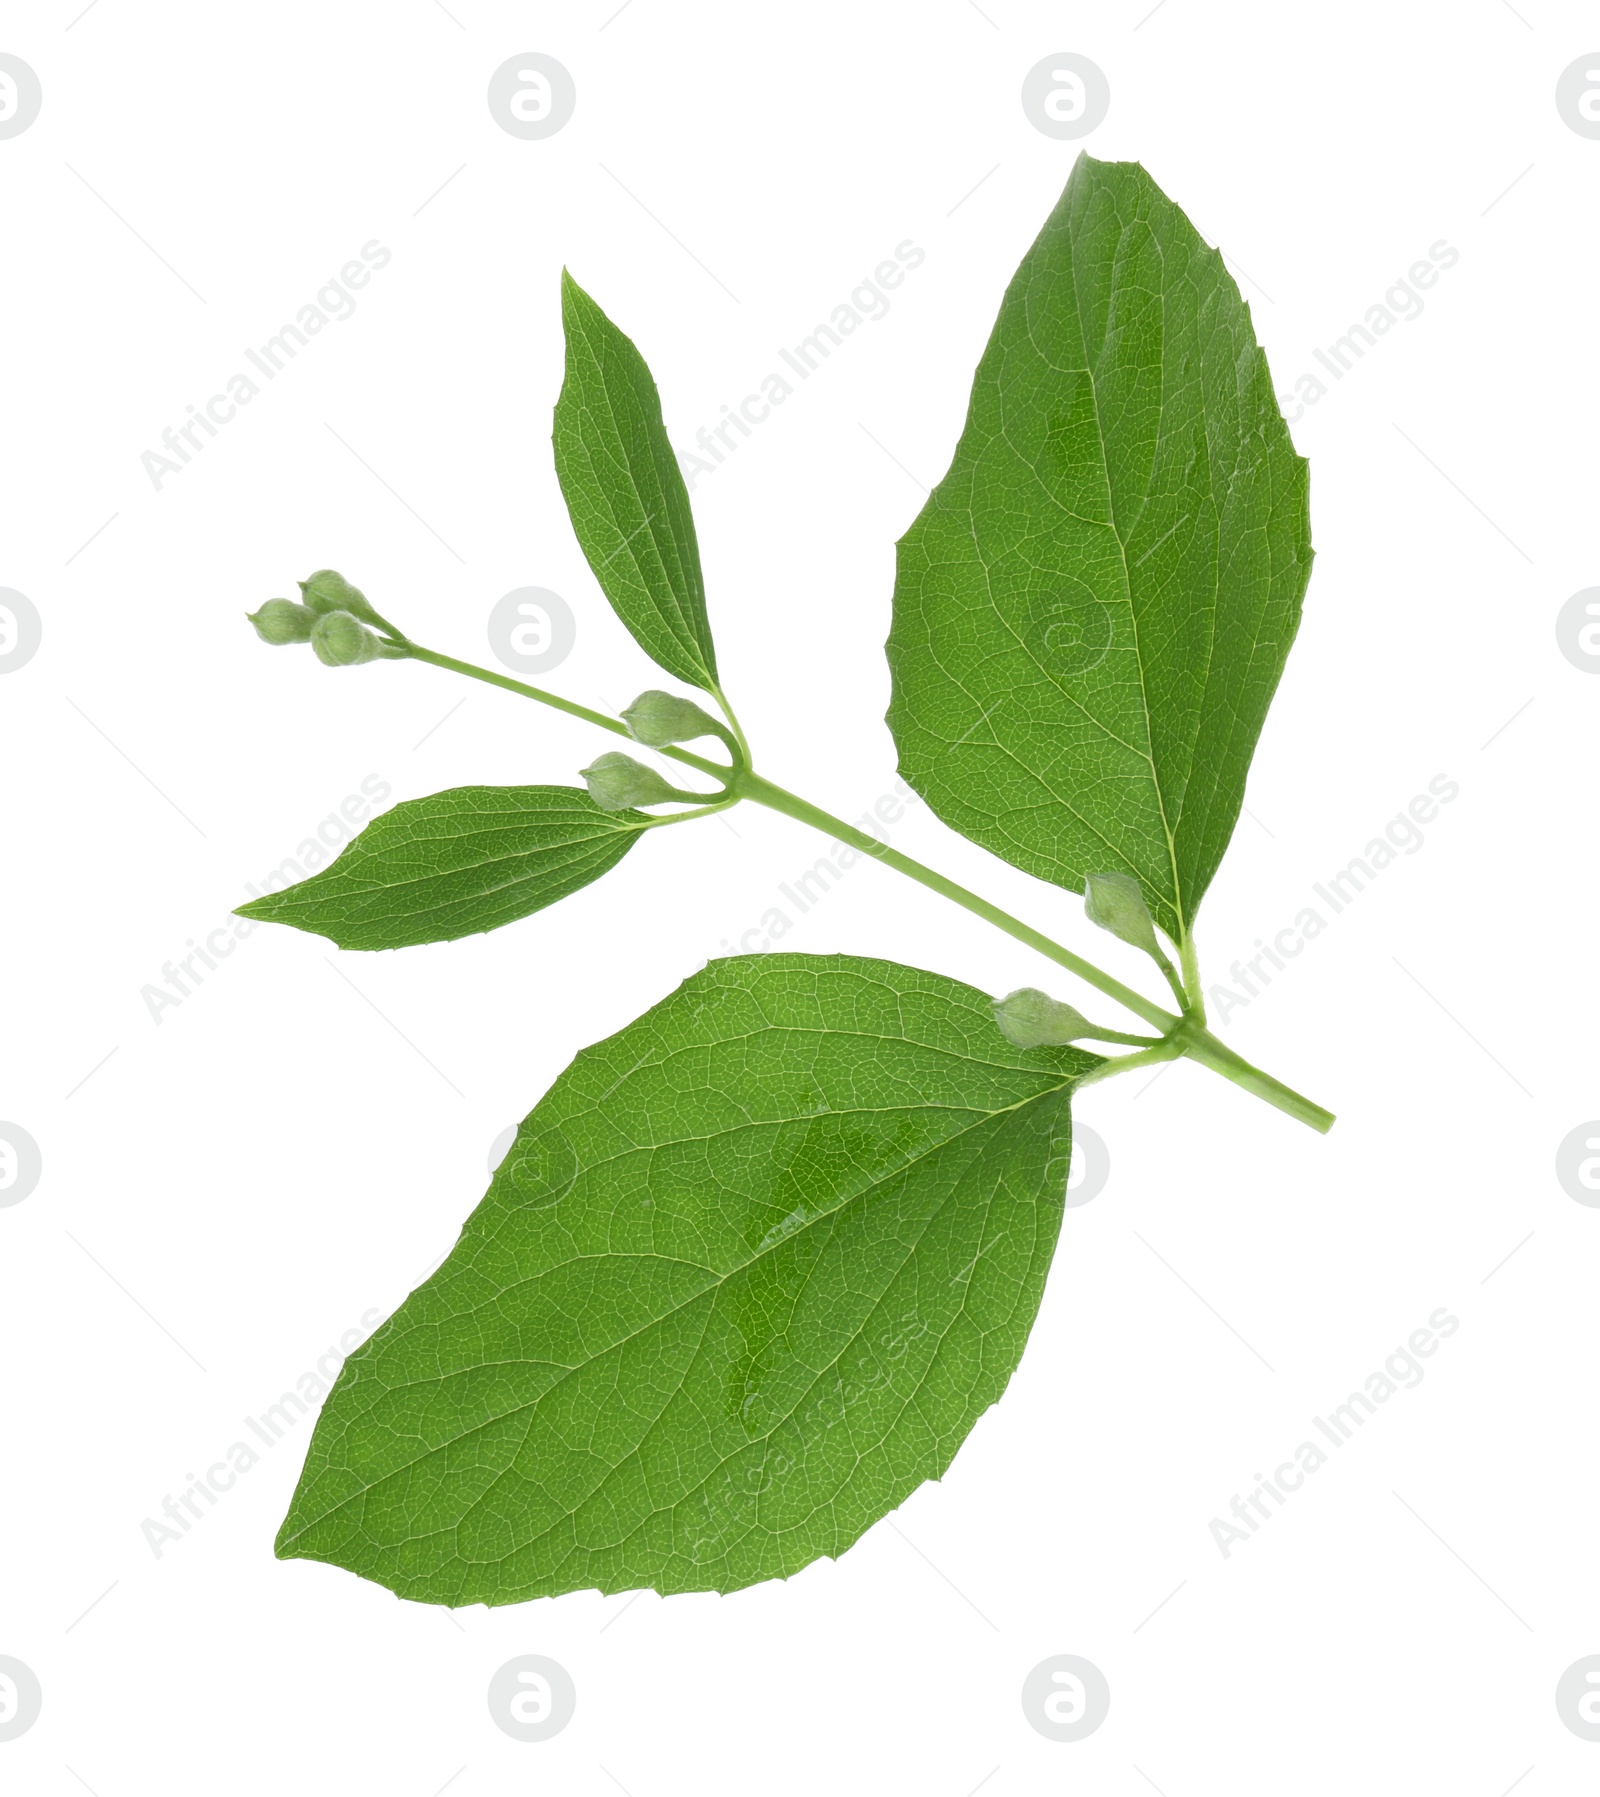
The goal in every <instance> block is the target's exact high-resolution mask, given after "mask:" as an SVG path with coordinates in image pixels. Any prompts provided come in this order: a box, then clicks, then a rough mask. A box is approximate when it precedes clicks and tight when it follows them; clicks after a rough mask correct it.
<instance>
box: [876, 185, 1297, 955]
mask: <svg viewBox="0 0 1600 1797" xmlns="http://www.w3.org/2000/svg"><path fill="white" fill-rule="evenodd" d="M1310 573H1311V537H1310V526H1309V521H1308V507H1307V482H1306V464H1305V463H1304V462H1303V461H1302V460H1301V459H1300V457H1299V456H1297V455H1296V454H1295V452H1294V446H1293V444H1292V443H1291V442H1290V441H1289V432H1288V428H1287V426H1286V425H1285V424H1284V421H1283V416H1282V414H1281V413H1280V412H1279V410H1278V402H1277V400H1276V398H1275V397H1274V395H1273V391H1272V381H1271V377H1270V375H1269V374H1268V371H1267V363H1266V358H1265V356H1264V355H1263V354H1262V352H1261V349H1260V347H1259V346H1258V345H1257V343H1256V338H1255V332H1254V330H1253V328H1252V326H1251V322H1250V311H1249V308H1248V307H1247V306H1246V305H1245V303H1244V301H1243V300H1242V299H1241V298H1240V296H1239V289H1238V288H1237V287H1236V286H1235V285H1234V282H1233V279H1232V277H1231V276H1230V275H1229V273H1228V271H1227V270H1226V269H1225V268H1224V267H1223V264H1222V258H1221V256H1220V255H1219V254H1218V253H1217V251H1216V250H1214V249H1212V248H1210V247H1209V246H1208V245H1206V244H1205V243H1204V242H1203V241H1202V240H1201V238H1200V236H1199V234H1198V233H1197V232H1196V230H1195V228H1194V226H1193V225H1191V224H1190V223H1189V221H1188V219H1187V218H1185V217H1184V215H1183V213H1182V212H1181V211H1180V210H1179V208H1178V207H1177V206H1175V205H1174V204H1173V202H1172V201H1171V200H1170V199H1168V198H1167V196H1166V195H1165V194H1164V193H1163V192H1162V191H1161V189H1160V188H1159V187H1157V186H1156V184H1155V182H1154V181H1152V180H1151V179H1150V177H1149V175H1147V174H1146V173H1145V171H1144V170H1143V169H1142V168H1140V167H1139V165H1138V164H1137V163H1133V162H1096V161H1095V160H1094V159H1093V158H1092V157H1090V156H1080V157H1079V159H1078V162H1077V164H1076V165H1075V166H1074V168H1073V171H1072V176H1071V179H1070V180H1069V181H1068V182H1067V186H1066V191H1065V192H1064V193H1063V194H1062V196H1061V200H1060V202H1059V204H1058V205H1057V206H1056V208H1055V210H1054V212H1052V213H1051V215H1050V217H1049V219H1048V220H1046V222H1045V226H1044V229H1043V230H1042V231H1041V232H1040V233H1039V236H1038V239H1037V240H1036V241H1035V243H1034V244H1033V247H1032V248H1031V249H1030V250H1029V251H1028V253H1027V255H1026V256H1024V257H1023V260H1022V265H1021V267H1019V268H1018V270H1017V273H1016V276H1015V278H1014V279H1013V280H1012V282H1011V285H1010V286H1009V287H1008V288H1007V290H1006V295H1005V299H1004V300H1003V302H1002V304H1001V307H1000V316H999V318H998V319H997V320H996V322H995V327H994V331H993V334H992V335H991V336H990V339H989V344H988V347H987V349H986V350H985V351H984V354H983V360H982V361H981V362H980V363H979V365H978V372H977V375H976V378H975V379H974V381H973V386H972V401H971V406H970V409H969V411H968V413H967V422H966V427H965V429H964V430H963V432H962V435H961V441H960V443H959V444H958V445H957V447H956V453H955V458H954V460H953V461H952V462H951V464H950V469H949V472H948V473H947V474H946V475H945V477H944V479H943V480H942V481H941V482H940V483H939V485H938V486H937V487H936V488H935V489H934V491H933V493H932V495H931V496H930V498H929V500H928V503H927V505H926V506H925V507H924V508H923V510H922V512H921V514H920V515H919V516H918V518H917V519H916V521H915V522H914V523H913V524H912V526H911V528H910V530H909V531H907V533H906V535H905V536H904V537H903V538H902V539H901V542H900V548H899V565H898V576H897V579H896V583H895V597H894V624H893V628H892V631H891V633H890V637H889V645H888V652H889V665H890V669H891V672H892V675H893V682H894V694H893V700H892V702H891V705H890V710H889V723H890V727H891V729H892V730H893V732H894V737H895V742H896V744H897V746H898V748H899V751H900V767H901V771H902V772H903V773H904V775H905V777H906V779H908V780H909V781H910V782H911V784H912V785H913V786H915V787H916V789H917V790H918V792H920V793H921V794H922V795H923V797H924V798H925V799H926V800H927V801H928V803H929V804H930V805H931V806H932V807H933V809H934V810H935V811H936V812H937V813H938V814H939V815H940V817H942V818H943V819H944V820H945V822H946V823H948V824H951V825H953V826H954V827H955V828H956V829H958V830H960V831H962V832H963V833H964V834H965V835H967V836H969V837H971V838H972V840H973V841H974V842H978V843H981V844H982V845H983V846H984V847H985V848H988V849H991V850H992V851H993V852H994V853H995V854H997V855H1002V856H1004V857H1005V859H1006V860H1008V861H1010V862H1012V863H1013V864H1014V865H1015V866H1017V867H1021V868H1025V869H1026V870H1027V871H1028V872H1029V873H1032V874H1036V875H1038V876H1039V877H1040V878H1042V879H1046V880H1053V881H1055V882H1056V883H1057V884H1058V885H1061V886H1065V887H1068V888H1069V889H1070V890H1072V891H1074V892H1082V891H1083V887H1084V880H1085V877H1086V876H1087V875H1088V874H1090V873H1091V872H1099V871H1100V870H1102V869H1108V868H1109V869H1112V870H1115V871H1117V872H1121V873H1126V874H1129V875H1131V876H1133V877H1134V878H1135V879H1137V880H1138V882H1139V884H1140V885H1141V886H1142V888H1143V889H1144V894H1145V897H1146V899H1147V900H1148V901H1149V904H1150V909H1151V912H1152V914H1153V915H1154V917H1155V920H1156V922H1157V923H1158V924H1160V926H1161V928H1162V929H1163V930H1165V931H1166V932H1167V934H1168V935H1169V936H1170V937H1171V938H1172V939H1173V940H1174V941H1175V942H1181V941H1182V940H1183V939H1184V937H1185V936H1186V935H1187V933H1188V932H1189V929H1190V927H1191V926H1192V923H1193V919H1194V914H1195V910H1196V908H1197V907H1198V905H1199V903H1200V900H1201V897H1202V896H1203V894H1204V893H1205V890H1206V887H1207V886H1208V885H1209V884H1210V881H1211V878H1212V876H1213V874H1215V872H1216V870H1217V865H1218V863H1219V862H1220V860H1221V858H1222V853H1223V850H1224V849H1225V848H1226V847H1227V844H1228V839H1229V837H1230V836H1231V835H1232V833H1233V826H1234V824H1235V822H1236V821H1237V820H1238V816H1239V809H1240V806H1241V805H1242V803H1243V800H1244V784H1245V775H1246V773H1247V771H1248V769H1249V766H1250V757H1251V755H1252V754H1253V752H1254V750H1255V745H1256V738H1257V737H1258V735H1259V734H1260V731H1261V725H1262V721H1263V719H1264V718H1265V717H1266V712H1267V706H1268V704H1269V703H1270V702H1271V699H1272V695H1273V692H1274V690H1275V689H1276V687H1277V684H1278V678H1279V676H1280V674H1281V673H1282V672H1283V666H1284V660H1285V657H1286V656H1287V655H1288V653H1289V645H1290V643H1291V642H1292V641H1293V640H1294V634H1295V630H1296V628H1297V626H1298V625H1299V621H1300V601H1301V596H1302V594H1303V593H1304V591H1305V586H1306V581H1307V579H1308V578H1309V577H1310Z"/></svg>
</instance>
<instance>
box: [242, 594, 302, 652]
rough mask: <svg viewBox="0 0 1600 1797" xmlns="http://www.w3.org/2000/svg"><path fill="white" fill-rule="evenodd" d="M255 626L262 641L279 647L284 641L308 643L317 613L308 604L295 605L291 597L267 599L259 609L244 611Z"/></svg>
mask: <svg viewBox="0 0 1600 1797" xmlns="http://www.w3.org/2000/svg"><path fill="white" fill-rule="evenodd" d="M245 616H246V617H247V618H248V619H249V620H250V622H251V623H252V624H254V625H255V627H256V635H257V636H258V637H260V638H261V640H262V642H264V643H271V644H272V645H273V647H274V648H281V647H282V646H283V644H285V643H309V642H310V641H311V626H312V625H313V624H315V623H316V621H317V614H316V613H315V612H314V611H312V609H311V608H310V606H308V605H296V604H295V602H294V601H293V600H292V599H269V600H268V601H267V602H266V604H265V605H263V606H262V608H261V609H260V611H252V612H246V613H245Z"/></svg>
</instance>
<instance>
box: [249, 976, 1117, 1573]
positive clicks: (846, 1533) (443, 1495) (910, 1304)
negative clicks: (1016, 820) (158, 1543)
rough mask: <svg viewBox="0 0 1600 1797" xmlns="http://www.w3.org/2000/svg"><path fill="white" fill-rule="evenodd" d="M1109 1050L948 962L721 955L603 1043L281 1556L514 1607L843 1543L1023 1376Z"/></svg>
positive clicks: (343, 1439) (309, 1494) (535, 1130)
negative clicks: (1089, 1047)
mask: <svg viewBox="0 0 1600 1797" xmlns="http://www.w3.org/2000/svg"><path fill="white" fill-rule="evenodd" d="M1097 1065H1099V1061H1098V1060H1097V1058H1096V1057H1095V1056H1093V1055H1089V1054H1084V1053H1081V1052H1078V1051H1076V1050H1073V1049H1064V1048H1047V1049H1034V1050H1030V1051H1024V1050H1021V1049H1016V1048H1013V1047H1011V1046H1010V1044H1008V1043H1007V1042H1006V1040H1005V1039H1004V1037H1002V1036H1001V1034H1000V1032H999V1030H998V1029H997V1028H996V1027H995V1024H994V1020H993V1016H992V1013H991V1008H990V1004H989V1001H988V1000H987V999H986V998H985V997H984V996H983V994H982V993H979V992H975V991H974V990H973V989H972V988H971V987H970V986H965V985H962V984H961V983H960V982H959V981H956V980H951V979H946V978H944V977H942V976H941V975H938V974H932V973H921V972H918V971H916V970H915V969H913V968H909V967H900V966H897V965H895V964H894V963H892V962H886V961H873V960H861V959H857V958H854V957H851V956H843V955H829V956H810V955H765V956H751V957H748V958H745V959H738V960H728V961H717V962H713V963H712V964H711V965H710V966H708V967H707V968H706V969H705V970H704V971H703V972H701V973H699V974H696V975H695V976H694V978H692V979H690V980H688V981H687V982H685V984H684V985H682V986H681V987H679V989H678V990H677V991H676V992H675V993H673V994H672V996H671V997H670V998H667V999H665V1000H664V1001H663V1002H662V1003H661V1004H659V1005H657V1006H656V1007H655V1008H654V1009H653V1010H651V1011H648V1012H647V1013H646V1014H645V1015H644V1016H643V1017H641V1018H639V1020H638V1021H637V1022H635V1023H632V1024H630V1025H629V1026H628V1027H627V1028H626V1029H624V1030H622V1031H620V1032H619V1033H618V1034H617V1035H615V1036H612V1037H611V1038H610V1039H609V1040H607V1041H605V1042H601V1043H600V1044H598V1045H597V1046H596V1047H593V1048H590V1049H587V1050H585V1051H584V1052H583V1053H582V1054H580V1055H579V1056H578V1057H577V1059H576V1060H575V1061H574V1062H573V1064H572V1065H571V1067H570V1068H568V1070H567V1071H566V1072H565V1073H564V1074H562V1076H561V1077H560V1079H558V1080H557V1081H556V1083H555V1085H554V1086H553V1087H552V1088H551V1089H550V1091H549V1093H548V1094H547V1095H546V1096H545V1098H544V1099H543V1100H542V1101H541V1102H540V1103H539V1105H538V1106H537V1107H536V1108H535V1109H534V1110H533V1111H532V1112H531V1113H530V1115H529V1116H528V1117H527V1118H526V1119H525V1120H524V1121H523V1124H522V1127H521V1129H520V1130H519V1131H518V1133H517V1138H516V1142H515V1145H514V1146H513V1147H512V1149H511V1151H510V1153H509V1154H508V1155H507V1156H506V1159H505V1161H504V1162H503V1163H502V1164H501V1167H500V1169H499V1171H498V1172H497V1173H496V1174H495V1177H494V1181H493V1183H492V1184H491V1185H490V1187H489V1191H488V1194H487V1196H486V1197H485V1198H484V1200H483V1202H482V1204H481V1205H480V1206H479V1207H478V1209H477V1210H476V1211H475V1212H474V1213H473V1215H472V1217H471V1219H470V1220H469V1221H468V1223H467V1225H466V1228H465V1229H464V1231H463V1232H462V1235H461V1239H460V1241H459V1242H458V1244H457V1245H456V1247H455V1249H454V1251H453V1252H452V1253H451V1255H450V1257H449V1259H448V1260H446V1261H445V1263H444V1265H443V1266H442V1267H441V1268H440V1269H439V1270H438V1272H436V1273H435V1274H434V1275H433V1277H432V1278H431V1279H429V1280H428V1282H427V1283H426V1284H425V1285H423V1286H422V1287H420V1288H419V1289H418V1290H417V1291H415V1292H413V1293H412V1295H411V1296H410V1298H408V1299H407V1300H406V1302H405V1303H404V1304H403V1305H402V1306H401V1308H400V1309H399V1311H398V1312H396V1314H395V1315H394V1316H393V1317H391V1318H390V1320H389V1321H388V1322H387V1323H385V1324H384V1325H383V1327H382V1328H381V1329H379V1330H378V1332H377V1334H376V1335H374V1336H373V1338H372V1340H371V1341H370V1342H368V1343H367V1344H366V1346H365V1347H363V1348H362V1349H360V1350H359V1351H358V1352H357V1353H356V1354H355V1355H353V1356H352V1357H351V1359H350V1360H349V1361H348V1362H347V1363H346V1364H345V1367H344V1369H343V1371H342V1372H341V1374H340V1376H339V1379H338V1382H337V1384H336V1385H335V1387H334V1389H333V1392H332V1394H331V1395H330V1396H329V1398H328V1401H327V1405H326V1407H325V1409H324V1411H323V1413H322V1416H321V1418H320V1419H319V1421H318V1424H317V1429H316V1434H315V1436H314V1438H313V1440H312V1443H311V1448H310V1452H309V1455H308V1457H307V1460H306V1466H305V1471H304V1473H303V1474H302V1476H301V1480H300V1485H299V1489H298V1490H297V1491H296V1493H295V1497H294V1502H293V1505H292V1507H291V1509H290V1512H289V1515H288V1518H287V1520H286V1521H285V1523H284V1525H283V1530H282V1533H281V1534H280V1536H279V1538H278V1553H279V1555H280V1556H281V1557H283V1558H285V1559H293V1558H302V1559H312V1560H327V1561H331V1562H333V1563H334V1564H335V1565H339V1566H344V1567H348V1568H349V1569H350V1570H351V1571H353V1572H357V1573H360V1574H361V1575H362V1576H363V1577H366V1578H369V1579H375V1580H377V1581H378V1582H379V1583H380V1584H383V1585H387V1586H388V1587H389V1588H390V1589H391V1590H393V1591H395V1592H397V1593H399V1594H400V1595H401V1596H402V1597H408V1598H417V1599H421V1600H425V1601H431V1602H436V1603H447V1604H467V1603H490V1604H499V1603H513V1602H517V1601H519V1600H521V1599H524V1598H532V1597H543V1596H550V1595H553V1594H556V1593H559V1592H564V1591H574V1590H580V1589H587V1588H592V1587H598V1588H599V1589H601V1590H603V1591H618V1590H624V1589H628V1588H631V1587H638V1586H646V1585H648V1586H653V1587H654V1588H655V1589H656V1590H658V1591H661V1592H669V1591H706V1590H715V1591H730V1590H733V1589H735V1588H736V1587H738V1586H742V1585H748V1584H751V1583H753V1582H754V1581H756V1580H758V1579H767V1578H775V1577H784V1576H787V1575H788V1574H790V1573H793V1572H796V1571H798V1570H799V1568H801V1567H802V1566H804V1565H806V1564H807V1562H808V1561H811V1560H814V1559H816V1558H817V1557H818V1556H819V1555H824V1554H839V1553H841V1552H843V1550H844V1549H845V1548H847V1547H848V1546H849V1545H850V1544H851V1542H853V1541H854V1540H855V1539H856V1538H857V1536H859V1535H860V1534H861V1533H862V1531H863V1530H864V1529H866V1528H867V1527H868V1526H869V1525H870V1524H872V1523H873V1522H875V1521H877V1519H878V1518H879V1517H881V1516H882V1515H884V1513H885V1512H886V1511H888V1510H891V1509H892V1508H894V1506H895V1505H897V1504H899V1503H900V1502H901V1501H902V1500H903V1499H904V1498H905V1497H906V1496H907V1495H908V1494H909V1493H910V1492H912V1491H913V1490H915V1489H916V1487H917V1486H918V1485H920V1484H921V1483H922V1482H923V1481H924V1480H925V1479H933V1478H937V1477H938V1476H939V1475H940V1474H941V1473H942V1472H943V1471H944V1469H945V1468H946V1467H947V1466H948V1465H949V1463H950V1460H951V1457H952V1456H953V1455H954V1453H955V1451H956V1448H957V1446H958V1445H959V1444H960V1442H961V1440H962V1439H963V1437H964V1436H965V1435H966V1434H967V1431H968V1430H969V1429H970V1428H971V1427H972V1425H973V1422H974V1421H975V1420H976V1418H977V1417H978V1415H979V1414H980V1413H981V1412H982V1411H983V1410H984V1409H985V1408H986V1407H987V1406H988V1405H990V1404H992V1403H994V1402H995V1400H996V1399H997V1398H998V1397H999V1396H1000V1394H1001V1392H1002V1391H1003V1390H1004V1388H1005V1385H1006V1381H1007V1380H1008V1379H1009V1378H1010V1376H1011V1372H1012V1369H1013V1368H1014V1367H1015V1366H1016V1364H1017V1360H1018V1357H1019V1356H1020V1354H1021V1352H1022V1348H1023V1344H1024V1342H1025V1340H1026V1338H1027V1334H1028V1330H1029V1328H1030V1327H1031V1325H1032V1322H1033V1318H1034V1314H1035V1312H1036V1310H1037V1308H1038V1304H1039V1297H1040V1292H1041V1289H1042V1287H1043V1284H1044V1278H1045V1272H1046V1270H1047V1268H1048V1266H1049V1263H1050V1257H1051V1253H1052V1251H1053V1249H1054V1246H1055V1240H1056V1233H1057V1230H1058V1228H1059V1226H1060V1222H1061V1214H1062V1208H1063V1198H1064V1195H1065V1185H1066V1177H1067V1165H1068V1158H1069V1153H1070V1147H1071V1141H1070V1123H1069V1116H1068V1104H1069V1099H1070V1095H1071V1091H1072V1087H1073V1084H1074V1083H1075V1081H1076V1080H1077V1079H1079V1078H1081V1076H1082V1074H1083V1073H1084V1072H1085V1071H1087V1070H1088V1069H1090V1068H1092V1067H1095V1066H1097Z"/></svg>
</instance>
